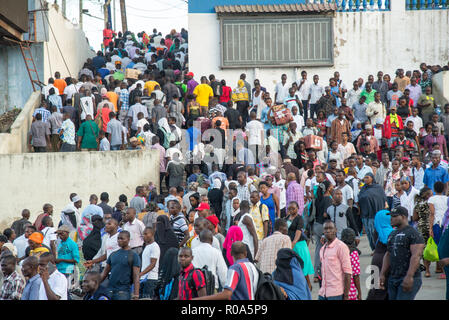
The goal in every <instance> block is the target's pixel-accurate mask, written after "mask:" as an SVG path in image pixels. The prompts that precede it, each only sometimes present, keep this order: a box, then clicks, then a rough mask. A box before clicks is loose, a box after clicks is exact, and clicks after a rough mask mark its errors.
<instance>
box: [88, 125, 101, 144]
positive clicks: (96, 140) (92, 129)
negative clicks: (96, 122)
mask: <svg viewBox="0 0 449 320" xmlns="http://www.w3.org/2000/svg"><path fill="white" fill-rule="evenodd" d="M88 123H89V127H90V130H91V131H92V134H93V135H94V137H95V142H96V143H97V146H96V148H97V149H98V144H99V141H98V137H97V136H96V135H95V131H94V128H92V124H91V123H90V122H88Z"/></svg>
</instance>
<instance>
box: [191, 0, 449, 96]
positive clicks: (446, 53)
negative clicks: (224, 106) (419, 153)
mask: <svg viewBox="0 0 449 320" xmlns="http://www.w3.org/2000/svg"><path fill="white" fill-rule="evenodd" d="M427 3H429V4H427ZM446 3H447V1H443V0H436V1H408V0H407V1H406V0H393V1H388V0H379V1H373V0H371V1H344V0H340V1H332V0H329V1H328V0H323V1H312V0H310V1H307V0H302V1H301V0H297V1H292V0H258V1H256V0H190V1H189V68H190V70H191V71H192V72H194V73H195V74H196V75H198V76H202V75H206V76H208V75H209V74H211V73H213V74H215V76H216V77H217V78H218V79H225V80H226V82H227V83H228V85H230V86H232V87H234V86H236V85H237V80H238V79H239V76H240V74H241V73H246V75H247V81H249V82H250V83H251V82H252V81H253V80H254V79H260V81H261V83H262V84H263V85H264V86H266V87H267V89H268V90H269V91H271V92H273V89H274V86H275V83H276V82H278V81H280V76H281V74H283V73H285V74H287V77H288V80H287V81H288V82H293V81H296V80H297V79H300V72H301V71H302V70H306V71H307V72H308V74H309V79H310V80H311V78H312V76H313V75H314V74H318V75H319V76H320V79H321V83H327V82H328V79H329V77H330V76H331V75H332V74H333V72H334V71H339V72H340V75H341V79H342V80H343V81H344V82H345V83H346V84H347V85H348V86H351V84H352V82H353V81H354V80H356V79H358V78H359V77H362V78H363V79H365V81H366V79H367V77H368V75H370V74H374V76H375V73H377V71H378V70H382V71H383V72H384V73H388V74H390V76H391V77H392V78H394V76H395V72H396V69H398V68H403V69H404V70H416V69H418V68H419V64H420V63H421V62H426V63H428V64H432V65H433V64H439V65H446V64H447V63H448V61H449V50H448V49H449V10H448V6H447V4H446Z"/></svg>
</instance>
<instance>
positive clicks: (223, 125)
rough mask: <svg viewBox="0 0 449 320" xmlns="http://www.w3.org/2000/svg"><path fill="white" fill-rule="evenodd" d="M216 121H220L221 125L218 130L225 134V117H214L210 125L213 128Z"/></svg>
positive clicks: (227, 125)
mask: <svg viewBox="0 0 449 320" xmlns="http://www.w3.org/2000/svg"><path fill="white" fill-rule="evenodd" d="M217 120H220V121H221V125H220V128H221V129H223V130H224V131H225V132H226V130H227V129H229V121H228V119H227V118H225V117H215V118H213V119H212V125H213V126H214V127H215V122H217Z"/></svg>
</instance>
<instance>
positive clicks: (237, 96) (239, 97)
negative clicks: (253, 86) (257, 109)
mask: <svg viewBox="0 0 449 320" xmlns="http://www.w3.org/2000/svg"><path fill="white" fill-rule="evenodd" d="M231 99H232V102H234V103H236V104H237V110H238V111H239V112H240V116H241V117H242V128H244V127H245V125H246V120H247V119H248V108H249V96H248V90H247V89H246V87H245V82H244V81H243V80H242V79H240V80H239V81H238V82H237V87H236V88H234V90H232V94H231Z"/></svg>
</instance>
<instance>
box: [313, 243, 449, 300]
mask: <svg viewBox="0 0 449 320" xmlns="http://www.w3.org/2000/svg"><path fill="white" fill-rule="evenodd" d="M309 249H310V254H311V256H312V262H313V257H314V252H315V244H310V246H309ZM359 249H360V251H362V254H361V259H360V265H361V271H362V274H361V281H360V285H361V289H362V297H363V299H366V296H367V294H368V289H367V287H366V284H365V282H366V280H367V278H368V276H369V275H370V272H369V271H368V272H365V270H366V268H367V266H369V265H370V264H371V248H370V247H369V244H368V239H367V237H366V235H364V236H363V237H362V238H361V241H360V244H359ZM430 271H431V274H432V276H431V277H430V278H425V277H424V272H423V273H422V279H423V285H422V287H421V289H420V290H419V292H418V294H417V296H416V300H444V299H445V298H446V281H445V280H442V279H438V278H437V276H439V274H437V275H435V263H432V264H431V266H430ZM311 280H312V279H311ZM312 286H313V289H312V297H313V299H314V300H317V299H318V290H319V286H318V283H312Z"/></svg>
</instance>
